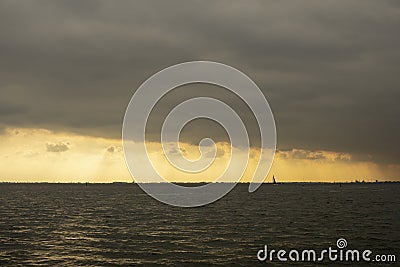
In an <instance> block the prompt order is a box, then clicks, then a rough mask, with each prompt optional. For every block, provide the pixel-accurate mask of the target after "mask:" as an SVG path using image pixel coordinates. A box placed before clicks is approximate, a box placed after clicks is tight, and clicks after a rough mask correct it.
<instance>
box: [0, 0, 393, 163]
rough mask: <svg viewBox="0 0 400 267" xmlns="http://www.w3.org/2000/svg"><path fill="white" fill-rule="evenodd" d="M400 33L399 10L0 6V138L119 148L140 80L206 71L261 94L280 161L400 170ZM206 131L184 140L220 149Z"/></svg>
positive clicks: (288, 4)
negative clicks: (310, 157) (240, 76)
mask: <svg viewBox="0 0 400 267" xmlns="http://www.w3.org/2000/svg"><path fill="white" fill-rule="evenodd" d="M399 28H400V3H399V2H398V1H369V0H365V1H351V0H350V1H348V0H346V1H341V0H334V1H295V2H294V1H285V0H284V1H271V2H269V1H217V2H215V3H213V4H212V5H205V4H204V2H202V1H193V2H191V4H190V5H188V4H187V3H186V2H185V1H168V2H165V1H144V2H132V1H118V2H110V1H84V2H82V1H40V2H39V1H29V2H27V1H24V2H20V1H1V2H0V36H1V39H0V58H1V61H0V133H2V132H4V130H2V129H4V127H5V126H7V127H33V128H35V127H39V128H47V129H52V130H55V131H65V130H66V131H72V132H77V133H80V134H83V135H91V136H101V137H107V138H120V132H121V124H122V119H123V115H124V111H125V108H126V106H127V104H128V101H129V99H130V97H131V96H132V94H133V92H134V90H135V89H136V88H137V87H138V86H139V85H140V84H141V83H142V82H143V81H144V80H145V79H147V78H148V77H149V76H150V75H152V74H153V73H155V72H156V71H159V70H161V69H163V68H165V67H167V66H170V65H173V64H176V63H180V62H184V61H190V60H212V61H219V62H222V63H226V64H229V65H232V66H234V67H236V68H238V69H240V70H242V71H244V72H245V73H246V74H248V75H249V76H250V77H251V78H253V79H254V81H255V82H256V83H257V84H258V85H259V86H260V88H261V89H262V90H263V92H264V94H265V96H266V97H267V99H268V100H269V102H270V105H271V107H272V109H273V111H274V114H275V117H276V122H277V128H278V142H279V143H278V146H279V147H280V148H281V149H293V148H300V149H304V150H309V151H317V150H329V151H337V152H343V153H351V154H352V155H353V157H354V158H359V159H371V158H372V159H371V160H373V161H375V162H377V163H399V162H400V156H399V152H398V151H399V141H398V137H399V136H400V126H399V125H400V124H399V119H398V118H399V117H400V105H398V103H397V102H398V99H400V90H399V88H400V79H399V77H400V76H399V74H400V73H399V69H400V68H399V66H400V50H399V47H400V35H399V34H398V29H399ZM206 91H207V89H201V88H198V87H196V88H195V89H191V90H188V91H186V92H184V93H183V92H181V93H177V95H175V96H171V97H170V100H167V101H165V104H164V105H162V106H161V107H160V111H163V112H158V113H157V114H156V115H155V122H154V126H152V129H153V131H154V132H156V130H157V129H158V127H159V126H157V123H158V122H160V121H162V118H163V116H162V115H158V114H163V113H165V112H166V111H167V110H168V107H170V106H171V105H172V103H173V102H174V101H177V100H179V99H184V98H186V96H187V95H189V94H190V93H197V94H204V92H206ZM216 94H217V95H218V93H216ZM220 95H221V98H228V99H225V100H226V101H232V102H234V103H236V104H237V105H238V106H237V108H238V109H240V104H239V101H238V100H235V99H230V98H229V97H227V96H224V94H223V93H222V94H220ZM168 101H169V102H168ZM247 113H248V112H246V111H244V116H245V117H246V116H248V117H251V116H250V115H246V114H247ZM249 128H250V129H254V128H255V127H252V126H251V125H250V126H249ZM204 129H205V130H204ZM213 129H214V128H212V127H211V128H210V127H203V126H198V127H197V128H196V127H194V128H192V130H190V129H188V136H191V137H193V136H194V137H195V138H196V134H198V135H207V134H210V135H216V136H217V139H218V137H221V139H223V138H222V137H223V132H221V131H220V130H218V129H216V128H215V130H213ZM250 131H253V130H250ZM51 149H53V148H50V150H51ZM56 150H57V149H56ZM314 157H319V155H314Z"/></svg>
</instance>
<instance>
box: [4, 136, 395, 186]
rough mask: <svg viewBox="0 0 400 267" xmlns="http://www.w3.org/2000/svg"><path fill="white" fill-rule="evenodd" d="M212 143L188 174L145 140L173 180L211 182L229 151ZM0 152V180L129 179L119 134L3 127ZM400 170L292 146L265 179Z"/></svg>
mask: <svg viewBox="0 0 400 267" xmlns="http://www.w3.org/2000/svg"><path fill="white" fill-rule="evenodd" d="M216 146H217V148H218V153H217V157H216V159H215V161H214V162H213V164H212V165H211V166H210V167H209V168H207V169H206V170H205V172H202V173H197V174H191V175H188V174H187V173H184V172H180V171H178V170H176V169H174V168H173V167H172V166H171V165H170V164H168V162H166V159H165V156H164V154H163V152H162V150H161V144H160V143H150V144H148V147H149V152H150V157H151V159H152V161H153V162H154V165H155V166H156V167H157V169H158V170H159V171H160V173H162V174H163V175H165V176H166V178H167V179H168V180H170V181H174V182H210V181H213V180H214V179H215V177H218V176H219V175H220V174H221V173H222V172H223V171H224V169H225V168H226V164H227V162H228V160H229V156H230V153H231V152H230V146H229V144H227V143H217V144H216ZM182 148H183V150H184V152H185V154H186V156H187V157H188V158H191V159H194V158H196V157H198V156H199V155H200V154H199V148H198V146H196V145H192V144H187V143H183V144H182ZM239 153H240V151H239ZM243 153H245V152H244V151H243ZM250 153H251V154H252V156H251V157H250V160H249V163H248V168H247V169H246V172H245V173H244V175H243V177H242V179H241V181H242V182H249V181H250V179H251V177H252V173H253V171H254V170H255V167H256V164H257V160H256V159H257V158H258V153H259V151H258V150H257V149H251V151H250ZM0 155H1V157H2V158H1V161H0V181H2V182H115V181H121V182H132V178H131V177H130V174H129V172H128V170H127V167H126V165H125V161H124V156H123V151H122V147H121V140H119V139H107V138H99V137H93V136H84V135H78V134H74V133H68V132H52V131H49V130H46V129H32V128H29V129H27V128H8V129H7V130H6V131H5V133H4V134H3V135H1V136H0ZM399 171H400V166H399V165H379V164H377V163H374V162H372V161H355V160H353V159H352V155H351V154H349V153H345V152H340V153H339V152H332V151H307V150H302V149H292V150H288V151H278V152H277V153H276V154H275V159H274V163H273V165H272V168H271V171H270V173H269V175H268V177H267V178H266V181H267V182H269V181H271V179H272V175H275V177H276V178H277V180H278V181H280V182H334V181H335V182H346V181H354V180H355V179H358V180H365V181H375V179H378V180H381V181H384V180H396V179H397V177H396V175H397V174H398V173H399ZM188 177H190V178H188Z"/></svg>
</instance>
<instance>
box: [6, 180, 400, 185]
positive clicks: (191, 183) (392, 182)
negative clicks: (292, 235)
mask: <svg viewBox="0 0 400 267" xmlns="http://www.w3.org/2000/svg"><path fill="white" fill-rule="evenodd" d="M173 183H174V184H178V185H202V184H208V183H210V182H173ZM398 183H400V181H377V182H277V183H276V184H278V185H279V184H357V185H362V184H398ZM0 184H66V185H69V184H83V185H85V184H91V185H102V184H103V185H105V184H107V185H112V184H121V185H124V184H159V185H162V184H168V183H155V182H149V183H135V182H109V183H101V182H0ZM214 184H235V183H234V182H221V183H214ZM237 184H250V182H238V183H237ZM263 184H274V183H271V182H264V183H263Z"/></svg>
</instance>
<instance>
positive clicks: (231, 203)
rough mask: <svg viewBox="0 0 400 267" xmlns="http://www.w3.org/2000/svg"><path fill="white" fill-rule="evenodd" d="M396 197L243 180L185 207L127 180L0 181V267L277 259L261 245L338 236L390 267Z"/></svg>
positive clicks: (382, 189) (389, 187)
mask: <svg viewBox="0 0 400 267" xmlns="http://www.w3.org/2000/svg"><path fill="white" fill-rule="evenodd" d="M399 195H400V184H343V185H342V187H339V185H338V184H307V185H301V184H279V185H270V184H266V185H263V186H262V187H261V188H260V189H259V190H258V191H256V192H255V193H252V194H250V193H248V192H247V185H244V184H242V185H238V186H237V187H236V188H235V189H234V190H233V191H232V192H231V193H229V194H228V195H227V196H226V197H224V198H223V199H221V200H220V201H217V202H215V203H213V204H210V205H208V206H205V207H200V208H190V209H188V208H177V207H171V206H168V205H165V204H161V203H159V202H157V201H155V200H153V199H152V198H151V197H149V196H147V195H145V194H144V193H143V192H142V191H141V190H140V189H139V188H138V187H137V186H135V185H132V184H130V185H128V184H125V185H124V184H109V185H94V184H90V185H89V186H88V187H85V185H84V184H81V185H80V184H0V266H123V265H132V266H137V265H144V266H157V265H160V266H164V265H173V266H209V265H232V266H240V265H242V266H253V265H266V266H268V265H274V264H278V265H282V263H277V262H275V261H274V262H272V263H271V262H268V263H267V264H266V263H265V262H263V263H261V262H259V261H258V260H257V256H256V254H257V252H258V250H260V249H262V248H263V247H264V245H268V247H271V248H273V249H277V250H278V249H280V248H283V249H287V250H290V249H293V248H294V249H298V250H300V249H305V248H313V249H319V248H321V249H327V248H328V247H329V246H333V247H335V246H336V240H337V239H338V238H339V237H344V238H346V239H347V242H348V247H349V248H354V249H359V250H361V249H370V250H372V251H373V252H374V253H381V254H384V253H391V254H395V255H396V256H397V262H395V263H391V264H387V266H396V265H397V264H398V263H399V259H398V257H399V256H400V254H399V249H400V235H399V230H400V227H399V226H400V216H399V215H400V201H399ZM327 263H328V264H330V265H331V266H333V265H342V264H343V263H340V264H339V263H338V262H336V263H329V262H327ZM287 264H288V265H293V263H291V262H289V263H287ZM320 264H321V263H318V265H320ZM299 265H304V263H301V264H299ZM309 265H311V266H312V265H314V266H315V265H317V264H315V263H314V264H309ZM350 265H354V264H350ZM357 265H359V263H358V264H357ZM379 266H386V265H382V264H380V265H379ZM397 266H398V265H397Z"/></svg>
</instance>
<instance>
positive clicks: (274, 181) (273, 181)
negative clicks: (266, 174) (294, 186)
mask: <svg viewBox="0 0 400 267" xmlns="http://www.w3.org/2000/svg"><path fill="white" fill-rule="evenodd" d="M272 183H273V184H276V180H275V175H272Z"/></svg>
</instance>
